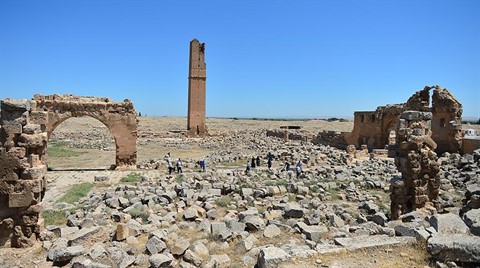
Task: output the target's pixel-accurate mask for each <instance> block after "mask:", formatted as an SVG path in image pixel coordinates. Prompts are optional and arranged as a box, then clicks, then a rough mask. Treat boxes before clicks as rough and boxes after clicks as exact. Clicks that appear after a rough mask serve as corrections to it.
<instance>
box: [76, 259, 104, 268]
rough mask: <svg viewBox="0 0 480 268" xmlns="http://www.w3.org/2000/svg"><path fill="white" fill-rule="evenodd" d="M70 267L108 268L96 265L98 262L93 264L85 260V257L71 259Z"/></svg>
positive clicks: (100, 264) (99, 264)
mask: <svg viewBox="0 0 480 268" xmlns="http://www.w3.org/2000/svg"><path fill="white" fill-rule="evenodd" d="M70 264H71V265H72V267H75V268H109V267H110V266H108V265H105V264H102V263H98V262H93V261H92V260H90V259H86V258H85V257H80V256H78V257H75V258H73V259H72V261H71V262H70Z"/></svg>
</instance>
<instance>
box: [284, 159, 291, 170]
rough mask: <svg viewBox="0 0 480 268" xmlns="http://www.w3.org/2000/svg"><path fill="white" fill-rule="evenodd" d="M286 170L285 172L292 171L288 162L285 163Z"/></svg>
mask: <svg viewBox="0 0 480 268" xmlns="http://www.w3.org/2000/svg"><path fill="white" fill-rule="evenodd" d="M284 170H285V171H289V170H290V163H288V161H286V162H285V166H284Z"/></svg>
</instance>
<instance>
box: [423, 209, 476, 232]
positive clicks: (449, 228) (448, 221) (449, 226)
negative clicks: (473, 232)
mask: <svg viewBox="0 0 480 268" xmlns="http://www.w3.org/2000/svg"><path fill="white" fill-rule="evenodd" d="M430 225H432V227H433V228H435V230H437V232H438V234H466V233H468V232H469V229H468V226H467V225H466V224H465V222H464V221H463V220H462V218H460V216H458V215H456V214H453V213H447V214H436V215H434V216H432V217H431V218H430Z"/></svg>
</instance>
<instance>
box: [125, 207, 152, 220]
mask: <svg viewBox="0 0 480 268" xmlns="http://www.w3.org/2000/svg"><path fill="white" fill-rule="evenodd" d="M128 214H130V215H131V216H132V218H134V219H136V218H140V219H142V222H143V223H147V222H148V216H149V214H148V211H146V209H145V207H134V208H133V209H131V210H129V211H128Z"/></svg>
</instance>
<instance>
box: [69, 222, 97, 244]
mask: <svg viewBox="0 0 480 268" xmlns="http://www.w3.org/2000/svg"><path fill="white" fill-rule="evenodd" d="M102 232H103V228H102V227H100V226H96V227H91V228H84V229H80V230H79V231H78V232H75V233H72V234H71V235H68V236H67V239H68V245H69V246H75V245H78V244H82V243H83V242H85V241H86V240H89V239H92V238H93V237H95V236H97V235H101V233H102Z"/></svg>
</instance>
